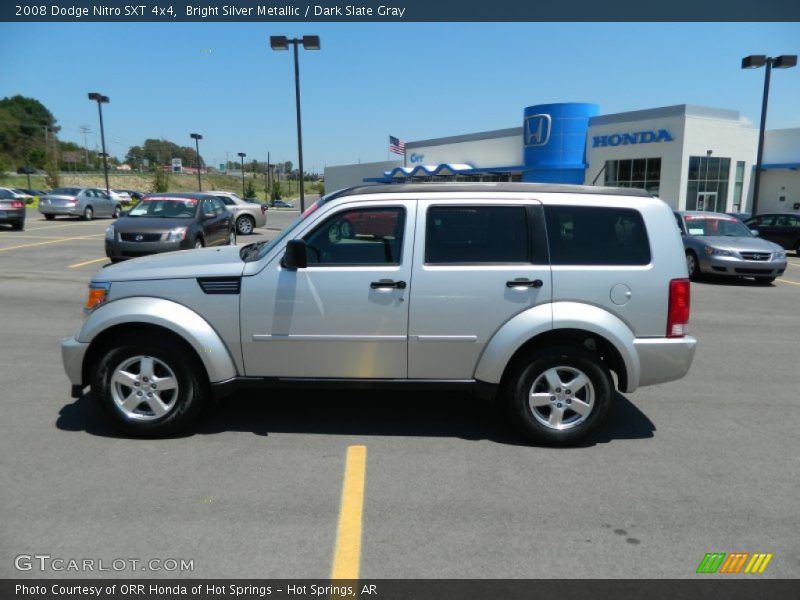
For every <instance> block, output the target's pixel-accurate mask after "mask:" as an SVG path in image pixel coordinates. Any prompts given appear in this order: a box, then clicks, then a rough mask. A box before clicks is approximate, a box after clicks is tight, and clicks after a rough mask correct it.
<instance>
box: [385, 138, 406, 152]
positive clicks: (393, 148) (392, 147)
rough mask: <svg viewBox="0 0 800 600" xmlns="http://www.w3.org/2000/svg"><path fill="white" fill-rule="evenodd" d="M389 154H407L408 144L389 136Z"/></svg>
mask: <svg viewBox="0 0 800 600" xmlns="http://www.w3.org/2000/svg"><path fill="white" fill-rule="evenodd" d="M389 152H394V153H395V154H405V153H406V143H405V142H401V141H400V140H399V139H397V138H396V137H394V136H391V135H390V136H389Z"/></svg>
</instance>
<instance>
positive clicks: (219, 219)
mask: <svg viewBox="0 0 800 600" xmlns="http://www.w3.org/2000/svg"><path fill="white" fill-rule="evenodd" d="M228 244H230V245H235V244H236V231H235V230H234V225H233V217H232V215H231V213H230V212H228V210H226V208H225V205H224V204H222V202H221V201H220V200H219V198H216V197H215V196H210V195H208V194H201V193H192V192H186V193H179V192H175V193H166V194H152V195H150V196H145V197H144V198H143V199H142V201H141V202H138V203H137V204H136V205H135V206H134V207H133V208H131V209H130V210H129V211H128V212H127V213H124V214H123V217H122V218H120V219H119V220H117V222H116V223H114V224H113V225H111V226H110V227H109V228H108V229H106V256H108V257H109V258H110V259H111V262H119V261H121V260H125V259H127V258H136V257H138V256H147V255H149V254H156V253H159V252H170V251H172V250H188V249H190V248H202V247H204V246H225V245H228Z"/></svg>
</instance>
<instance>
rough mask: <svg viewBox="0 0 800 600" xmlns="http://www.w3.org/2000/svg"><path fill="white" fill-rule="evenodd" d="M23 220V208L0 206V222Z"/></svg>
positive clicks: (19, 221) (18, 221)
mask: <svg viewBox="0 0 800 600" xmlns="http://www.w3.org/2000/svg"><path fill="white" fill-rule="evenodd" d="M23 221H25V209H24V208H0V223H21V222H23Z"/></svg>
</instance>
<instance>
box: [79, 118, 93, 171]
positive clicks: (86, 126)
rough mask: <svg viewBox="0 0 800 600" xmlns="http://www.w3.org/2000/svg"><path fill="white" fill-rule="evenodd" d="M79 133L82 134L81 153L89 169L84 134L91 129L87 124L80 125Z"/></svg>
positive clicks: (87, 145) (87, 150)
mask: <svg viewBox="0 0 800 600" xmlns="http://www.w3.org/2000/svg"><path fill="white" fill-rule="evenodd" d="M80 130H81V133H82V134H83V153H84V157H85V162H86V169H87V170H88V169H89V144H87V143H86V135H87V134H88V133H89V132H90V131H91V129H89V126H88V125H81V126H80Z"/></svg>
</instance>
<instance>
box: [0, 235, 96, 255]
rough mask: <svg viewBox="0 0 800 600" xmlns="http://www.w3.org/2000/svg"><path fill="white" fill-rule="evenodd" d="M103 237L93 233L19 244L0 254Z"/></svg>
mask: <svg viewBox="0 0 800 600" xmlns="http://www.w3.org/2000/svg"><path fill="white" fill-rule="evenodd" d="M103 235H105V234H104V233H95V234H93V235H79V236H76V237H67V238H58V239H55V240H49V241H47V242H34V243H33V244H20V245H19V246H9V247H8V248H0V252H5V251H6V250H19V249H20V248H32V247H34V246H44V245H46V244H60V243H61V242H69V241H71V240H88V239H89V238H93V237H101V236H103Z"/></svg>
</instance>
